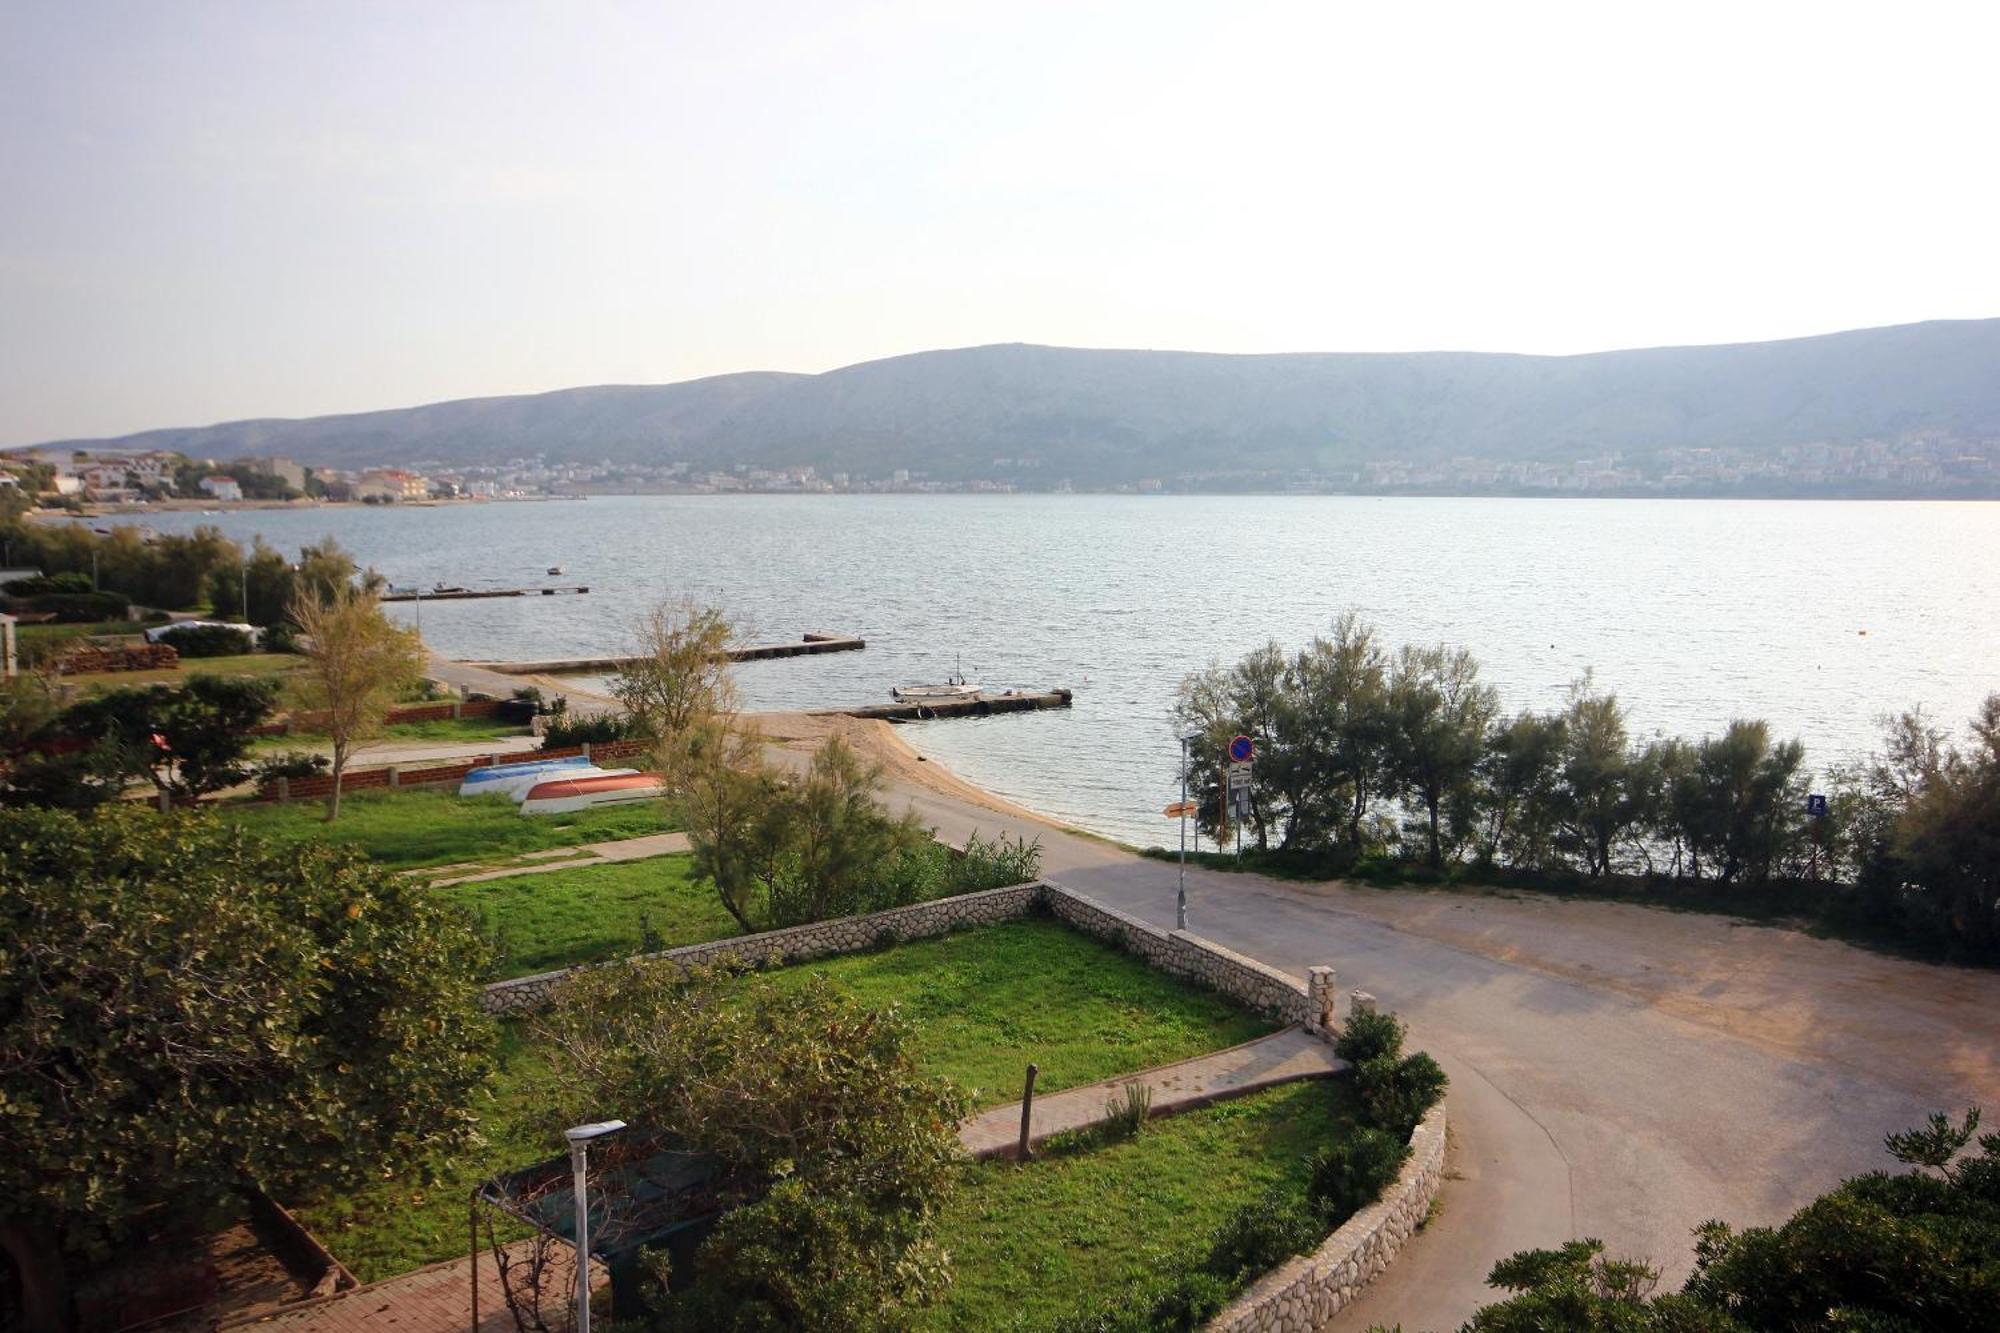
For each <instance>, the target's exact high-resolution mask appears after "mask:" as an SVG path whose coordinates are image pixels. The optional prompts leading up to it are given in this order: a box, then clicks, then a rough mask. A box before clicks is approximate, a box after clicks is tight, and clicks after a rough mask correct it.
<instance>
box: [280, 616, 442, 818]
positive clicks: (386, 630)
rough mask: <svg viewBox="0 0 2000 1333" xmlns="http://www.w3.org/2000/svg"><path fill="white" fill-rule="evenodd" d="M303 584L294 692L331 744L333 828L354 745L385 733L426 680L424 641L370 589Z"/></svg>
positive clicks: (312, 725)
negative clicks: (300, 654) (396, 708)
mask: <svg viewBox="0 0 2000 1333" xmlns="http://www.w3.org/2000/svg"><path fill="white" fill-rule="evenodd" d="M302 587H303V588H304V592H303V595H302V596H301V598H300V600H299V601H298V602H296V603H294V604H293V606H292V612H291V618H292V622H293V623H294V624H296V625H297V626H298V627H299V632H300V634H301V635H303V636H304V639H303V643H304V650H305V659H306V660H305V663H304V665H303V666H301V667H300V668H299V670H297V671H296V672H294V673H293V675H292V691H293V694H294V696H295V698H296V700H297V702H298V704H299V708H300V711H301V713H302V714H303V717H302V720H303V721H304V723H305V724H306V726H307V727H308V728H310V729H312V730H315V731H318V732H320V733H321V734H323V735H325V736H326V737H327V738H328V739H329V740H330V741H332V742H333V766H332V773H331V776H332V778H333V785H332V786H331V787H330V788H329V789H328V791H327V796H326V817H327V821H328V822H329V823H331V822H332V821H333V820H335V819H338V818H339V817H340V782H341V777H342V775H343V774H345V773H346V771H347V761H348V759H349V758H350V757H351V756H352V755H353V752H354V747H355V746H357V745H359V744H361V743H362V742H364V741H367V740H369V739H371V738H373V737H375V736H379V735H381V734H382V728H383V727H384V726H385V725H386V724H387V721H388V717H389V709H390V707H391V706H392V705H394V703H395V702H396V700H397V699H398V698H400V697H401V696H402V694H403V692H404V691H405V690H408V689H409V688H411V687H412V686H413V685H415V684H416V683H417V682H418V681H419V680H420V679H421V678H422V674H423V668H424V644H423V640H422V639H421V638H419V637H418V635H417V632H416V631H415V630H413V629H404V628H402V627H401V626H398V625H397V624H395V622H393V621H391V620H390V619H389V618H388V617H387V616H385V615H383V614H382V606H381V603H380V601H379V600H378V599H377V597H376V595H375V593H374V592H373V591H371V590H370V589H368V588H365V587H361V588H357V587H354V586H352V585H342V586H341V587H339V588H338V589H336V590H335V591H333V592H330V593H321V592H319V591H317V590H316V589H315V588H313V586H312V585H309V584H302Z"/></svg>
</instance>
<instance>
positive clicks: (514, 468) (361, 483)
mask: <svg viewBox="0 0 2000 1333" xmlns="http://www.w3.org/2000/svg"><path fill="white" fill-rule="evenodd" d="M1087 456H1088V454H1087V452H1086V451H1079V452H1078V459H1079V460H1080V459H1082V458H1085V457H1087ZM984 470H985V471H986V472H987V473H988V475H980V476H965V475H933V474H931V473H929V472H926V471H923V470H919V469H916V468H885V469H883V470H882V471H881V472H879V473H876V474H872V475H871V474H869V473H865V472H861V471H857V470H854V469H852V468H847V469H842V470H839V471H834V472H830V473H825V474H822V473H821V472H820V471H819V470H818V469H817V468H815V467H811V466H798V465H788V466H778V465H764V464H759V463H737V464H732V465H730V466H727V467H712V466H706V465H703V464H701V463H698V462H695V461H692V460H684V459H683V460H668V461H661V462H643V463H642V462H620V461H616V460H613V459H608V458H606V459H598V460H595V461H590V462H574V461H553V460H551V459H549V458H548V457H547V456H546V455H540V454H538V455H535V456H533V457H528V458H510V459H505V460H501V461H495V462H491V463H483V464H479V465H465V464H460V463H447V462H444V461H440V460H431V459H423V458H415V459H411V460H409V461H408V462H407V463H405V464H402V465H400V466H395V467H374V468H366V469H360V470H354V471H347V470H342V469H338V468H307V467H305V466H302V465H301V464H299V463H298V462H296V461H294V460H293V459H290V458H284V457H274V458H239V459H232V460H228V461H227V462H218V461H217V460H214V459H190V458H186V457H183V456H182V455H180V454H176V453H173V452H170V451H164V450H155V451H150V452H147V453H135V454H123V453H115V452H110V451H106V452H103V453H99V454H90V453H83V452H73V451H69V450H60V449H17V450H8V451H0V489H6V488H12V489H15V490H21V489H25V488H32V489H34V490H35V491H36V492H38V493H39V494H41V495H42V496H44V497H45V498H47V499H51V500H83V501H90V502H93V503H100V504H134V503H141V502H145V501H151V500H163V499H199V500H203V501H205V502H212V503H218V504H220V503H233V502H237V501H242V500H255V501H262V502H272V501H305V500H309V499H312V500H316V499H331V500H363V501H367V502H370V503H376V504H384V503H391V504H393V503H411V502H419V501H429V500H434V499H449V498H465V499H473V500H503V499H517V498H527V497H534V496H577V495H617V494H676V493H678V494H738V493H757V494H808V495H811V494H867V493H880V492H897V493H916V494H925V493H939V492H959V493H965V492H971V493H990V494H1007V493H1012V492H1016V491H1039V492H1050V493H1057V494H1066V493H1069V492H1070V491H1072V490H1086V491H1089V490H1095V491H1111V492H1125V493H1131V494H1144V495H1162V494H1165V495H1171V494H1189V493H1217V492H1222V493H1227V492H1277V493H1299V494H1347V493H1351V494H1367V495H1603V496H1730V495H1740V496H1783V497H1791V496H1830V497H1831V496H1880V495H1887V496H1965V497H1978V498H2000V439H1987V440H1976V441H1968V440H1963V439H1956V438H1950V437H1943V436H1928V435H1922V434H1915V435H1910V436H1905V437H1901V438H1898V439H1895V440H1867V441H1862V442H1859V443H1853V444H1833V443H1809V444H1796V445H1786V446H1782V447H1780V448H1776V449H1749V448H1680V447H1663V448H1658V449H1646V450H1641V449H1632V450H1622V451H1615V452H1598V453H1590V454H1586V455H1583V456H1579V457H1546V458H1537V457H1527V458H1515V459H1496V458H1490V457H1481V456H1476V455H1471V454H1459V455H1453V456H1448V457H1441V458H1422V459H1369V460H1361V461H1357V462H1355V463H1353V464H1350V465H1345V466H1341V465H1326V466H1323V467H1321V468H1317V469H1295V470H1250V469H1236V468H1231V467H1229V466H1228V465H1227V464H1226V463H1224V462H1220V461H1219V462H1218V466H1216V467H1215V468H1212V469H1203V470H1199V471H1182V472H1177V473H1172V474H1168V473H1164V472H1160V473H1154V474H1152V475H1146V476H1140V477H1135V478H1133V479H1131V480H1120V479H1105V478H1102V477H1099V478H1090V477H1085V476H1079V475H1076V474H1074V473H1072V474H1069V475H1064V474H1060V473H1057V472H1056V471H1055V469H1054V468H1052V467H1048V466H1045V464H1044V463H1043V461H1042V460H1041V459H1038V458H1032V457H1014V456H1002V457H995V458H993V459H992V460H991V462H990V466H989V467H988V468H986V469H984Z"/></svg>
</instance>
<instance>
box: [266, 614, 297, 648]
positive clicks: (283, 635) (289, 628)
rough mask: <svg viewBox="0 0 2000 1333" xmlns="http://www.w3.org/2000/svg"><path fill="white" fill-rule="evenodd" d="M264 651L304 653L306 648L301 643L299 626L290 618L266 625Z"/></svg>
mask: <svg viewBox="0 0 2000 1333" xmlns="http://www.w3.org/2000/svg"><path fill="white" fill-rule="evenodd" d="M264 651H265V652H267V653H302V652H304V651H305V648H304V646H303V645H302V644H300V643H299V631H298V628H297V626H295V625H293V624H292V622H291V621H289V620H280V621H277V622H276V623H274V624H270V625H266V626H265V627H264Z"/></svg>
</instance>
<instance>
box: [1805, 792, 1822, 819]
mask: <svg viewBox="0 0 2000 1333" xmlns="http://www.w3.org/2000/svg"><path fill="white" fill-rule="evenodd" d="M1806 814H1808V815H1810V816H1811V817H1812V818H1814V819H1825V818H1826V797H1824V796H1822V795H1820V794H1819V793H1818V792H1814V793H1813V794H1812V795H1810V796H1808V797H1806Z"/></svg>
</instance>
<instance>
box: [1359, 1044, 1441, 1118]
mask: <svg viewBox="0 0 2000 1333" xmlns="http://www.w3.org/2000/svg"><path fill="white" fill-rule="evenodd" d="M1449 1081H1450V1080H1449V1079H1447V1078H1446V1077H1445V1072H1444V1070H1443V1069H1441V1068H1439V1067H1438V1062H1437V1061H1435V1060H1433V1059H1431V1057H1430V1056H1429V1055H1427V1054H1426V1053H1424V1052H1423V1051H1418V1052H1417V1053H1416V1054H1415V1055H1409V1056H1405V1057H1404V1058H1402V1059H1401V1060H1398V1059H1395V1058H1394V1057H1393V1056H1388V1055H1378V1056H1376V1057H1375V1058H1374V1059H1372V1060H1365V1061H1363V1062H1362V1063H1360V1064H1358V1065H1356V1066H1355V1067H1354V1086H1355V1089H1356V1091H1358V1092H1359V1093H1360V1094H1361V1108H1362V1110H1363V1111H1364V1112H1365V1113H1366V1114H1367V1116H1368V1119H1369V1120H1370V1122H1372V1123H1373V1124H1374V1125H1375V1126H1376V1127H1377V1128H1379V1129H1383V1130H1386V1131H1388V1132H1389V1133H1391V1134H1393V1135H1395V1136H1396V1137H1397V1138H1398V1139H1407V1138H1409V1136H1410V1131H1411V1130H1413V1129H1415V1128H1416V1127H1417V1122H1418V1121H1419V1120H1422V1119H1423V1118H1424V1116H1425V1114H1426V1113H1427V1112H1429V1110H1430V1109H1431V1107H1433V1106H1435V1105H1437V1103H1438V1099H1439V1098H1441V1097H1443V1096H1444V1090H1445V1085H1446V1084H1447V1083H1448V1082H1449Z"/></svg>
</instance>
